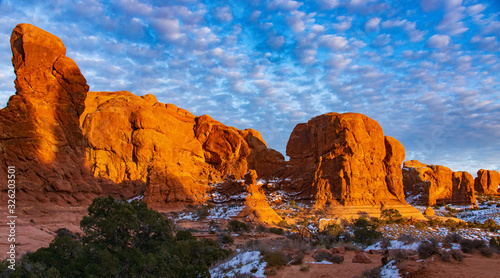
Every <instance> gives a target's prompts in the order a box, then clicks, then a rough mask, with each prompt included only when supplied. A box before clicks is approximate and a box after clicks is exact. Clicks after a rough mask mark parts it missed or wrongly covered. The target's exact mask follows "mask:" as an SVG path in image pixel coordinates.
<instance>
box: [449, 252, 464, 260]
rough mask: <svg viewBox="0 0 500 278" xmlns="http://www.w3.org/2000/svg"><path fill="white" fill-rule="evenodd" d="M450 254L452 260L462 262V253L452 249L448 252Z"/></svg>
mask: <svg viewBox="0 0 500 278" xmlns="http://www.w3.org/2000/svg"><path fill="white" fill-rule="evenodd" d="M450 254H451V256H452V257H453V259H454V260H455V261H457V262H462V261H463V260H464V254H462V252H460V251H459V250H456V249H452V250H451V251H450Z"/></svg>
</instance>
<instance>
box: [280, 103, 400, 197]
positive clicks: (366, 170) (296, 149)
mask: <svg viewBox="0 0 500 278" xmlns="http://www.w3.org/2000/svg"><path fill="white" fill-rule="evenodd" d="M287 155H288V156H289V157H290V167H288V168H289V169H288V170H287V172H286V173H285V174H284V177H285V178H289V179H291V180H292V181H295V183H294V182H292V183H291V184H287V185H286V187H287V188H288V189H289V190H291V191H294V190H295V191H299V192H300V193H301V195H302V196H303V197H305V198H307V197H311V196H312V197H313V198H315V199H316V206H324V205H380V204H384V203H398V204H401V203H403V204H405V203H406V202H405V201H404V196H403V189H402V176H401V172H400V170H399V169H400V167H401V163H402V161H403V160H404V156H405V155H404V147H403V146H402V145H401V144H400V143H399V142H398V141H397V140H396V139H394V138H391V137H384V133H383V131H382V128H381V127H380V125H379V124H378V123H377V122H376V121H374V120H373V119H370V118H368V117H367V116H365V115H362V114H355V113H345V114H338V113H328V114H324V115H321V116H318V117H315V118H312V119H311V120H310V121H309V122H308V123H307V124H298V125H297V126H296V127H295V129H294V130H293V132H292V134H291V135H290V139H289V141H288V144H287Z"/></svg>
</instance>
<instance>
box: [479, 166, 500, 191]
mask: <svg viewBox="0 0 500 278" xmlns="http://www.w3.org/2000/svg"><path fill="white" fill-rule="evenodd" d="M499 185H500V174H499V173H498V172H497V171H493V170H484V169H481V170H479V171H477V178H476V179H475V181H474V188H475V189H476V191H477V193H480V194H485V195H498V194H499V191H498V188H499Z"/></svg>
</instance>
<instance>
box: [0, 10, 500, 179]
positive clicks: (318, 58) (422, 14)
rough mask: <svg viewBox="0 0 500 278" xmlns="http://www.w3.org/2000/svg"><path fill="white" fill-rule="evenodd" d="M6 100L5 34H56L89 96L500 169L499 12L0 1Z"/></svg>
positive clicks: (273, 139)
mask: <svg viewBox="0 0 500 278" xmlns="http://www.w3.org/2000/svg"><path fill="white" fill-rule="evenodd" d="M0 13H1V14H2V15H3V16H2V18H0V102H1V103H2V105H3V106H5V104H6V103H7V100H8V98H9V96H11V95H12V94H13V93H14V86H13V80H14V78H15V76H14V74H13V71H12V66H11V61H10V57H11V53H10V46H9V37H10V32H11V31H12V29H13V28H14V27H15V25H16V24H18V23H21V22H29V23H32V24H34V25H37V26H39V27H41V28H43V29H45V30H47V31H49V32H51V33H53V34H55V35H57V36H59V37H61V39H62V40H63V41H64V43H65V44H66V47H67V49H68V53H67V55H68V56H70V57H72V58H73V59H75V60H76V62H77V63H78V65H79V66H80V68H81V70H82V72H83V74H84V75H85V77H86V78H87V81H88V84H89V85H90V87H91V90H94V91H103V90H129V91H131V92H133V93H135V94H138V95H144V94H147V93H153V94H155V95H156V96H157V98H158V99H159V100H160V101H162V102H166V103H174V104H176V105H178V106H180V107H183V108H185V109H187V110H189V111H191V112H192V113H194V114H197V115H202V114H209V115H212V116H213V117H214V118H215V119H217V120H219V121H222V122H224V123H225V124H228V125H233V126H236V127H237V128H254V129H256V130H259V131H261V132H262V135H263V137H264V139H265V140H266V141H267V142H268V145H269V146H270V147H273V148H276V149H278V150H279V151H281V152H284V149H285V146H286V142H287V140H288V137H289V134H290V133H291V131H292V129H293V127H294V126H295V125H296V124H297V123H299V122H305V121H307V120H309V119H310V118H312V117H314V116H317V115H319V114H322V113H326V112H332V111H333V112H339V113H343V112H348V111H350V112H358V113H363V114H366V115H368V116H369V117H372V118H374V119H375V120H377V121H378V122H379V123H380V124H381V125H382V127H383V128H384V131H385V133H386V134H387V135H390V136H393V137H395V138H397V139H398V140H400V141H401V142H402V143H403V144H404V145H405V147H406V151H407V159H419V160H421V161H422V162H425V163H433V164H442V165H447V166H449V167H451V168H452V169H453V170H467V171H470V172H472V173H473V174H475V172H476V171H477V170H478V169H479V168H486V169H496V170H500V140H498V137H499V136H500V97H499V89H500V77H499V75H498V72H499V70H500V59H499V58H500V54H499V53H500V44H499V36H500V18H499V16H500V4H499V3H498V1H486V0H474V1H461V0H444V1H433V0H421V1H399V0H320V1H292V0H262V1H201V0H173V1H153V0H112V1H103V0H91V1H85V2H84V1H71V0H59V1H37V2H35V3H34V2H33V1H27V0H26V1H24V0H16V1H13V0H4V1H1V2H0Z"/></svg>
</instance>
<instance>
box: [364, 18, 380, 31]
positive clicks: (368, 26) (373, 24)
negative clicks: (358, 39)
mask: <svg viewBox="0 0 500 278" xmlns="http://www.w3.org/2000/svg"><path fill="white" fill-rule="evenodd" d="M380 21H381V19H380V17H372V18H370V19H369V20H368V21H367V22H366V23H365V31H367V32H373V31H376V30H377V29H378V26H379V24H380Z"/></svg>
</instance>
